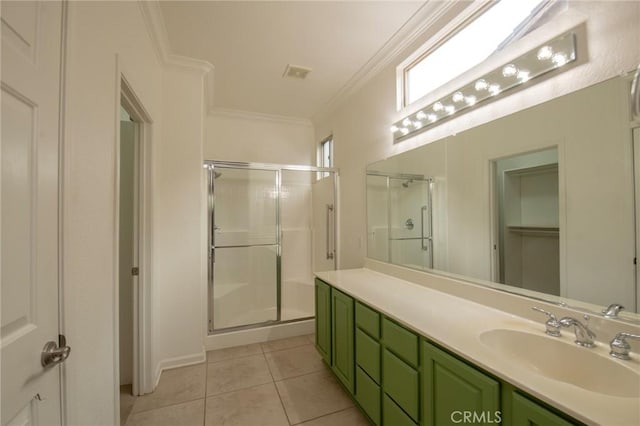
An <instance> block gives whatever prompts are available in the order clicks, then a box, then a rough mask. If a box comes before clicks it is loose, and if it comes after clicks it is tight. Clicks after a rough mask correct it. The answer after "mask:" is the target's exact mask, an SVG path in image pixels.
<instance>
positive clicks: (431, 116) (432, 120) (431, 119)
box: [427, 114, 438, 123]
mask: <svg viewBox="0 0 640 426" xmlns="http://www.w3.org/2000/svg"><path fill="white" fill-rule="evenodd" d="M427 119H428V120H429V121H430V122H432V123H433V122H434V121H436V120H437V119H438V116H437V115H435V114H428V115H427Z"/></svg>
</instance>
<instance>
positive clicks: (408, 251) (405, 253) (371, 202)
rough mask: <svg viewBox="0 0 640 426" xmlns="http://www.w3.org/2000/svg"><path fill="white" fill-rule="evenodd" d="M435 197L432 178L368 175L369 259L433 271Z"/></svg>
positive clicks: (370, 173) (372, 173)
mask: <svg viewBox="0 0 640 426" xmlns="http://www.w3.org/2000/svg"><path fill="white" fill-rule="evenodd" d="M432 198H433V182H432V179H431V178H427V177H425V176H422V175H408V174H389V173H383V172H367V212H368V213H367V218H368V221H369V223H368V224H367V226H368V241H367V243H368V244H367V247H368V253H367V255H368V257H370V258H373V259H379V260H384V261H386V262H391V263H395V264H401V265H405V266H410V267H413V268H419V269H431V268H433V209H432Z"/></svg>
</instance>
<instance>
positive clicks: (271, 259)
mask: <svg viewBox="0 0 640 426" xmlns="http://www.w3.org/2000/svg"><path fill="white" fill-rule="evenodd" d="M205 170H206V173H207V182H208V186H207V189H208V191H207V192H208V193H207V200H208V224H209V226H208V228H209V230H208V240H209V241H208V259H209V268H208V273H209V289H208V314H209V321H208V322H209V324H208V328H209V333H210V334H214V333H219V332H225V331H231V330H234V329H242V328H252V327H259V326H263V325H270V324H277V323H284V322H289V321H298V320H303V319H309V318H312V317H313V316H314V286H313V272H315V271H322V270H331V269H335V268H336V262H335V258H336V256H335V252H336V226H335V217H336V215H335V212H336V210H335V207H336V205H335V191H336V185H337V171H336V170H335V169H327V168H314V167H307V166H283V165H273V164H254V163H231V162H221V161H207V162H205ZM319 172H322V175H320V173H319ZM319 176H325V177H322V178H321V179H318V177H319Z"/></svg>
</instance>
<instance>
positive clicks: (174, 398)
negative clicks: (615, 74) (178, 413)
mask: <svg viewBox="0 0 640 426" xmlns="http://www.w3.org/2000/svg"><path fill="white" fill-rule="evenodd" d="M205 374H206V364H204V363H203V364H198V365H193V366H190V367H182V368H175V369H173V370H166V371H163V372H162V376H161V377H160V383H159V384H158V387H157V388H156V390H155V391H154V392H153V393H150V394H148V395H143V396H140V397H138V399H137V400H136V402H135V404H133V411H132V412H133V413H138V412H140V411H146V410H151V409H154V408H160V407H165V406H167V405H172V404H178V403H181V402H187V401H193V400H194V399H198V398H204V391H205V380H206V376H205Z"/></svg>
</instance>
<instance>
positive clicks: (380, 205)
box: [367, 175, 389, 262]
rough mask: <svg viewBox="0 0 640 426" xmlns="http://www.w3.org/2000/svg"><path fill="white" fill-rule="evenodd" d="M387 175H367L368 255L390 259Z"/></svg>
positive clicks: (379, 258) (380, 258)
mask: <svg viewBox="0 0 640 426" xmlns="http://www.w3.org/2000/svg"><path fill="white" fill-rule="evenodd" d="M387 179H388V178H387V176H379V175H367V257H370V258H371V259H376V260H382V261H384V262H388V261H389V233H388V230H389V209H388V202H389V200H388V197H387Z"/></svg>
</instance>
